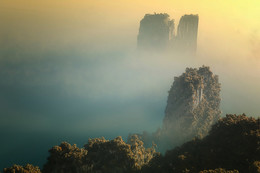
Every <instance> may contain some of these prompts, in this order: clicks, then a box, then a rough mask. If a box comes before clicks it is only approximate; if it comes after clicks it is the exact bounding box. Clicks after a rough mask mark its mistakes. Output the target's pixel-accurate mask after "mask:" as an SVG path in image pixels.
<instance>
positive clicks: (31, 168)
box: [4, 164, 41, 173]
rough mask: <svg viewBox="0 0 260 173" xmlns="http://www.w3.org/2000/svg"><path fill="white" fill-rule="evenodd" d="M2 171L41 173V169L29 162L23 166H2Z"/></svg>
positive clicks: (5, 172)
mask: <svg viewBox="0 0 260 173" xmlns="http://www.w3.org/2000/svg"><path fill="white" fill-rule="evenodd" d="M4 173H41V170H40V169H39V167H37V166H33V165H31V164H27V165H25V166H20V165H13V166H12V167H10V168H4Z"/></svg>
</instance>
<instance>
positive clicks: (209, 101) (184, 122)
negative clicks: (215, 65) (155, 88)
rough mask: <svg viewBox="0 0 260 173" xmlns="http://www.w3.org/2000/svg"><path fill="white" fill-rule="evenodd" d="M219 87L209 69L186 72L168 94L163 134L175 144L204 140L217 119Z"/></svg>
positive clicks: (218, 115)
mask: <svg viewBox="0 0 260 173" xmlns="http://www.w3.org/2000/svg"><path fill="white" fill-rule="evenodd" d="M220 114H221V111H220V83H219V81H218V76H217V75H214V74H213V73H212V72H211V70H210V68H209V67H205V66H203V67H200V68H199V69H196V68H187V69H186V71H185V73H183V74H182V75H181V76H179V77H175V78H174V82H173V84H172V87H171V89H170V91H169V96H168V101H167V106H166V109H165V117H164V120H163V128H162V133H163V135H165V138H168V139H169V140H171V142H172V143H174V144H180V143H182V142H184V141H187V140H190V139H191V138H193V137H195V136H197V137H204V136H205V135H207V133H208V131H209V130H210V127H211V125H212V124H213V123H215V122H216V121H217V120H218V119H219V118H220Z"/></svg>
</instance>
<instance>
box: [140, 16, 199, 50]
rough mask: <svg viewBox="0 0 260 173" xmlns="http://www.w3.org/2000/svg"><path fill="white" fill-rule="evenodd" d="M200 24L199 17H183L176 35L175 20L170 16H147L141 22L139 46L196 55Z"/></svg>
mask: <svg viewBox="0 0 260 173" xmlns="http://www.w3.org/2000/svg"><path fill="white" fill-rule="evenodd" d="M198 23H199V16H198V15H192V14H191V15H184V16H182V17H181V19H180V22H179V25H178V30H177V35H175V24H174V20H171V19H170V17H169V15H168V14H166V13H164V14H162V13H160V14H156V13H155V14H146V15H145V16H144V18H143V19H142V20H141V22H140V28H139V34H138V37H137V46H138V48H139V49H149V50H157V51H158V50H166V49H168V50H173V51H175V52H178V53H184V52H185V53H186V52H192V53H194V52H196V49H197V35H198Z"/></svg>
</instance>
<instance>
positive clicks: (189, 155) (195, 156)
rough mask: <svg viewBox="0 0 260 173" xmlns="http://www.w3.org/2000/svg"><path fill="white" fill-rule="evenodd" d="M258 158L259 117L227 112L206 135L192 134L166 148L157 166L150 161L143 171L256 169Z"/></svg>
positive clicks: (259, 146)
mask: <svg viewBox="0 0 260 173" xmlns="http://www.w3.org/2000/svg"><path fill="white" fill-rule="evenodd" d="M154 159H155V158H154ZM259 160H260V127H259V118H258V119H255V118H252V117H247V116H246V115H244V114H243V115H238V116H237V115H227V116H226V117H225V118H221V119H220V120H219V121H218V122H217V123H216V124H215V125H213V127H212V129H211V131H210V132H209V135H208V136H206V137H205V138H203V139H198V138H195V139H193V140H192V141H189V142H187V143H185V144H183V145H182V146H181V147H176V148H174V149H173V150H170V151H168V152H167V153H166V155H165V156H164V157H161V158H160V160H159V161H158V160H157V161H156V162H157V163H159V164H161V165H160V166H158V165H156V166H155V165H151V164H149V166H150V168H147V167H146V168H145V169H144V172H150V171H151V172H183V171H184V172H187V171H189V172H192V173H193V172H199V171H202V170H204V172H205V171H206V172H207V171H208V172H209V171H211V172H212V171H213V170H214V171H215V172H220V171H221V170H222V172H223V171H225V170H234V169H235V170H234V171H233V172H237V171H236V170H238V171H239V172H249V171H250V170H252V171H250V172H257V171H259V168H260V167H259V165H260V164H259ZM151 163H153V159H152V161H151ZM216 168H222V169H217V170H215V169H216ZM226 172H228V171H226Z"/></svg>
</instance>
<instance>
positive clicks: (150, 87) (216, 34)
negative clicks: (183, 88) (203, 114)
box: [0, 0, 260, 168]
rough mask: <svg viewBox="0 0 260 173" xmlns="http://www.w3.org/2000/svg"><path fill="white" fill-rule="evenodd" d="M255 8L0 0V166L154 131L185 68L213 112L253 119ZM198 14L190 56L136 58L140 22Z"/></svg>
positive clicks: (216, 1) (258, 84) (258, 74)
mask: <svg viewBox="0 0 260 173" xmlns="http://www.w3.org/2000/svg"><path fill="white" fill-rule="evenodd" d="M259 7H260V2H259V1H258V0H251V1H250V2H249V1H248V2H246V1H243V0H236V1H235V0H225V1H224V0H211V1H209V0H200V1H192V0H183V1H175V0H161V1H155V0H149V1H138V0H131V1H130V0H125V1H121V0H114V1H107V0H80V1H77V2H75V1H72V0H66V1H61V0H56V1H53V0H52V1H51V0H44V1H43V0H38V1H35V0H23V1H21V0H12V1H7V0H2V1H0V20H1V27H0V78H1V80H0V88H1V91H2V92H0V94H1V95H0V110H1V111H0V131H1V132H0V134H1V138H2V142H1V144H0V147H1V150H0V156H1V157H0V160H1V164H0V167H1V168H2V167H7V166H10V165H11V164H13V163H17V164H23V163H24V162H26V163H27V162H30V163H33V164H35V165H41V164H42V163H43V162H44V161H42V160H40V159H39V158H46V157H47V150H48V149H49V148H50V147H51V146H53V145H57V144H59V143H60V142H61V141H68V142H71V143H77V144H79V145H82V144H84V143H86V141H87V139H88V138H89V137H100V136H105V137H107V138H113V137H115V136H118V135H121V136H123V137H126V135H127V134H128V133H134V132H139V133H141V132H142V131H143V130H147V131H155V130H156V129H157V128H158V127H159V126H161V124H162V119H163V117H164V109H165V106H166V99H167V95H168V93H167V91H168V90H169V89H170V86H171V84H172V82H173V77H174V76H177V75H180V74H181V73H183V72H184V70H185V68H186V67H199V66H201V65H203V64H204V65H208V66H210V67H211V69H212V71H213V72H214V73H215V74H218V75H219V78H220V82H221V84H222V91H221V94H222V106H221V108H222V112H223V115H224V114H226V113H238V114H239V113H246V114H247V115H250V116H254V117H259V115H260V108H259V105H258V103H259V102H260V94H259V88H260V68H259V66H260V54H259V53H260V52H259V50H260V31H259V28H260V21H259V17H260V9H259ZM154 12H157V13H168V14H169V15H170V17H171V18H173V19H175V22H176V23H178V20H179V19H180V17H181V16H182V15H184V14H198V15H199V31H198V32H199V34H198V50H197V55H196V57H194V58H193V59H189V58H187V57H186V56H176V55H175V56H171V55H166V54H162V53H146V54H145V55H143V54H142V55H140V54H138V53H137V52H136V39H137V34H138V29H139V22H140V20H141V19H142V18H143V16H144V15H145V14H146V13H154Z"/></svg>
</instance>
